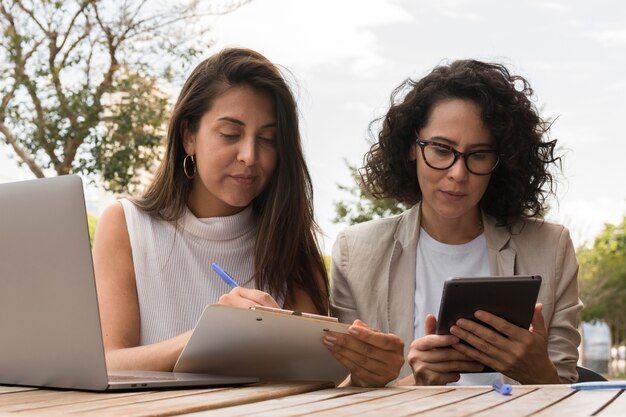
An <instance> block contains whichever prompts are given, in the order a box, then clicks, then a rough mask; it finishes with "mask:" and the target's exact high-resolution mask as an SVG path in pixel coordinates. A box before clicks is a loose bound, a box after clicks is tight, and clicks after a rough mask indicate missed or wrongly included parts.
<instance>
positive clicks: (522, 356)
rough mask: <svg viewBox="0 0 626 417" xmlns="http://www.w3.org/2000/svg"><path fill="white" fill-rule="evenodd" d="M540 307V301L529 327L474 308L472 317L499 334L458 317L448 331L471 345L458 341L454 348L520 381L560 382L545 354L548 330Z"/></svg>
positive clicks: (534, 382)
mask: <svg viewBox="0 0 626 417" xmlns="http://www.w3.org/2000/svg"><path fill="white" fill-rule="evenodd" d="M541 309H542V305H541V304H540V303H539V304H537V305H535V312H534V314H533V318H532V323H531V327H530V330H526V329H523V328H521V327H517V326H515V325H514V324H511V323H509V322H508V321H506V320H504V319H501V318H500V317H498V316H494V315H493V314H490V313H487V312H485V311H477V312H476V313H475V317H476V318H477V319H478V320H480V321H482V322H484V323H486V324H488V325H490V326H492V327H493V328H494V329H496V330H497V331H498V332H500V333H501V334H500V333H498V332H496V331H493V330H491V329H489V328H487V327H485V326H482V325H480V324H479V323H476V322H474V321H472V320H465V319H460V320H458V321H457V324H456V326H452V328H451V329H450V332H451V333H452V334H454V335H456V336H457V337H458V338H459V339H462V340H464V341H466V342H467V343H469V345H471V346H468V345H465V344H462V343H458V344H455V345H454V346H453V347H454V349H455V350H457V351H458V352H460V353H463V354H464V355H467V356H468V357H470V358H473V359H474V360H477V361H479V362H481V363H484V364H485V365H487V366H490V367H491V368H493V369H495V370H496V371H498V372H500V373H502V374H504V375H506V376H508V377H509V378H513V379H515V380H516V381H518V382H520V383H522V384H549V383H559V382H560V379H559V375H558V373H557V370H556V367H555V366H554V364H553V363H552V361H551V360H550V357H549V356H548V330H547V329H546V325H545V323H544V321H543V316H542V315H541ZM503 335H506V337H505V336H503Z"/></svg>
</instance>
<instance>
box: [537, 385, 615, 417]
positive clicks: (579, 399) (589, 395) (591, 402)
mask: <svg viewBox="0 0 626 417" xmlns="http://www.w3.org/2000/svg"><path fill="white" fill-rule="evenodd" d="M618 394H619V391H615V390H593V391H588V390H587V391H574V392H573V394H572V395H570V396H568V397H566V398H564V399H563V400H561V401H559V402H558V403H556V404H558V414H559V415H562V416H567V417H587V416H592V415H594V413H595V412H596V411H598V410H599V409H600V408H602V407H603V405H604V404H605V403H606V402H607V401H610V400H612V399H613V398H614V397H615V396H616V395H618ZM555 406H556V405H555ZM555 406H552V407H549V408H546V409H545V410H542V411H540V412H538V413H537V414H533V417H535V416H536V417H547V416H554V415H555V412H554V410H553V408H555Z"/></svg>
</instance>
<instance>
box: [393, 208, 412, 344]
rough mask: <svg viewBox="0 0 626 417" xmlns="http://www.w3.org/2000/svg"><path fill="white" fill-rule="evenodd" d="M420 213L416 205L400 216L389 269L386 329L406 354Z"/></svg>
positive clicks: (408, 340)
mask: <svg viewBox="0 0 626 417" xmlns="http://www.w3.org/2000/svg"><path fill="white" fill-rule="evenodd" d="M419 213H420V206H419V204H417V205H416V206H414V207H413V208H411V209H410V210H408V211H407V212H406V213H405V214H404V215H403V216H402V218H401V220H400V222H399V223H398V226H397V229H396V232H395V233H394V242H393V251H392V255H391V262H390V265H389V291H388V299H387V302H388V311H389V316H388V326H389V331H390V332H391V333H394V334H396V335H398V336H399V337H400V338H401V339H402V340H403V341H404V343H405V346H404V347H405V353H406V351H408V348H409V345H410V344H411V342H412V341H413V331H414V314H415V253H416V251H417V239H418V237H419V224H420V220H419Z"/></svg>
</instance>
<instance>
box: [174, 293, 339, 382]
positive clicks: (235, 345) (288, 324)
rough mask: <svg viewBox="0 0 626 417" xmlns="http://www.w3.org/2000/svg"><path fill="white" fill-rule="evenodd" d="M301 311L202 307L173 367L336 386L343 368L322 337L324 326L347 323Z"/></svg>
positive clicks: (180, 370)
mask: <svg viewBox="0 0 626 417" xmlns="http://www.w3.org/2000/svg"><path fill="white" fill-rule="evenodd" d="M305 314H306V313H297V312H293V311H290V310H278V309H271V308H262V309H259V308H258V307H257V308H256V309H246V308H239V307H230V306H224V305H219V304H211V305H208V306H206V307H205V309H204V312H203V313H202V316H200V319H199V320H198V323H197V324H196V327H195V328H194V330H193V333H192V335H191V338H190V339H189V341H188V342H187V345H186V346H185V348H184V349H183V351H182V352H181V354H180V356H179V358H178V361H177V362H176V365H175V366H174V371H175V372H192V373H214V374H221V375H228V376H255V377H258V378H260V379H261V380H262V381H268V380H273V381H278V380H307V381H332V382H334V383H335V384H338V383H340V382H341V381H342V380H343V379H345V377H346V376H347V375H348V371H347V370H346V368H344V367H343V366H342V365H341V364H340V363H339V362H338V361H337V360H336V359H335V358H334V357H333V356H332V355H331V354H330V352H329V351H328V349H327V348H326V347H325V346H324V344H323V343H322V337H323V335H324V331H325V330H332V331H334V332H340V333H347V332H348V327H350V325H349V324H345V323H339V322H337V321H336V319H332V318H329V317H326V316H317V315H313V314H306V315H305Z"/></svg>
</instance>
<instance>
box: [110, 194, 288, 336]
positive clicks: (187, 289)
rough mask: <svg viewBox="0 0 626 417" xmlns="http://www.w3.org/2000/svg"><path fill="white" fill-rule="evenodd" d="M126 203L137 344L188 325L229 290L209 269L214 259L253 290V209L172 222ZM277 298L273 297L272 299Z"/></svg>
mask: <svg viewBox="0 0 626 417" xmlns="http://www.w3.org/2000/svg"><path fill="white" fill-rule="evenodd" d="M119 201H120V202H121V204H122V206H123V207H124V214H125V216H126V224H127V227H128V235H129V237H130V245H131V249H132V255H133V265H134V268H135V283H136V286H137V298H138V301H139V314H140V319H141V328H140V338H139V343H140V345H147V344H151V343H156V342H160V341H162V340H165V339H169V338H171V337H174V336H177V335H179V334H181V333H183V332H185V331H187V330H190V329H192V328H193V327H194V326H195V324H196V322H197V320H198V318H199V317H200V315H201V314H202V311H203V310H204V307H205V306H206V305H207V304H215V303H217V302H218V300H219V298H220V296H221V295H222V294H225V293H228V292H229V291H230V290H231V288H230V287H229V286H228V285H227V284H226V283H224V282H223V281H222V280H221V279H220V278H219V277H218V276H217V275H216V274H215V272H213V270H212V269H211V263H212V262H216V263H218V264H219V265H220V266H221V267H222V268H223V269H224V270H225V271H228V273H229V274H230V275H231V276H233V277H234V278H235V280H237V282H238V283H239V285H241V286H242V287H248V288H254V287H255V285H254V280H253V279H252V275H253V273H254V244H255V241H256V236H257V229H256V227H255V226H256V222H255V218H254V214H253V212H252V207H251V206H250V207H248V208H246V209H245V210H243V211H242V212H240V213H237V214H235V215H234V216H228V217H212V218H207V219H198V218H197V217H195V216H194V215H193V214H192V213H191V211H189V210H186V211H185V214H184V215H183V217H182V218H181V219H179V221H178V227H176V225H175V223H173V222H167V221H163V220H161V219H158V218H155V217H153V216H151V215H149V214H147V213H145V212H144V211H142V210H141V209H139V208H138V207H137V206H135V205H134V204H133V203H132V202H131V201H129V200H126V199H121V200H119ZM275 298H276V297H275Z"/></svg>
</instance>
